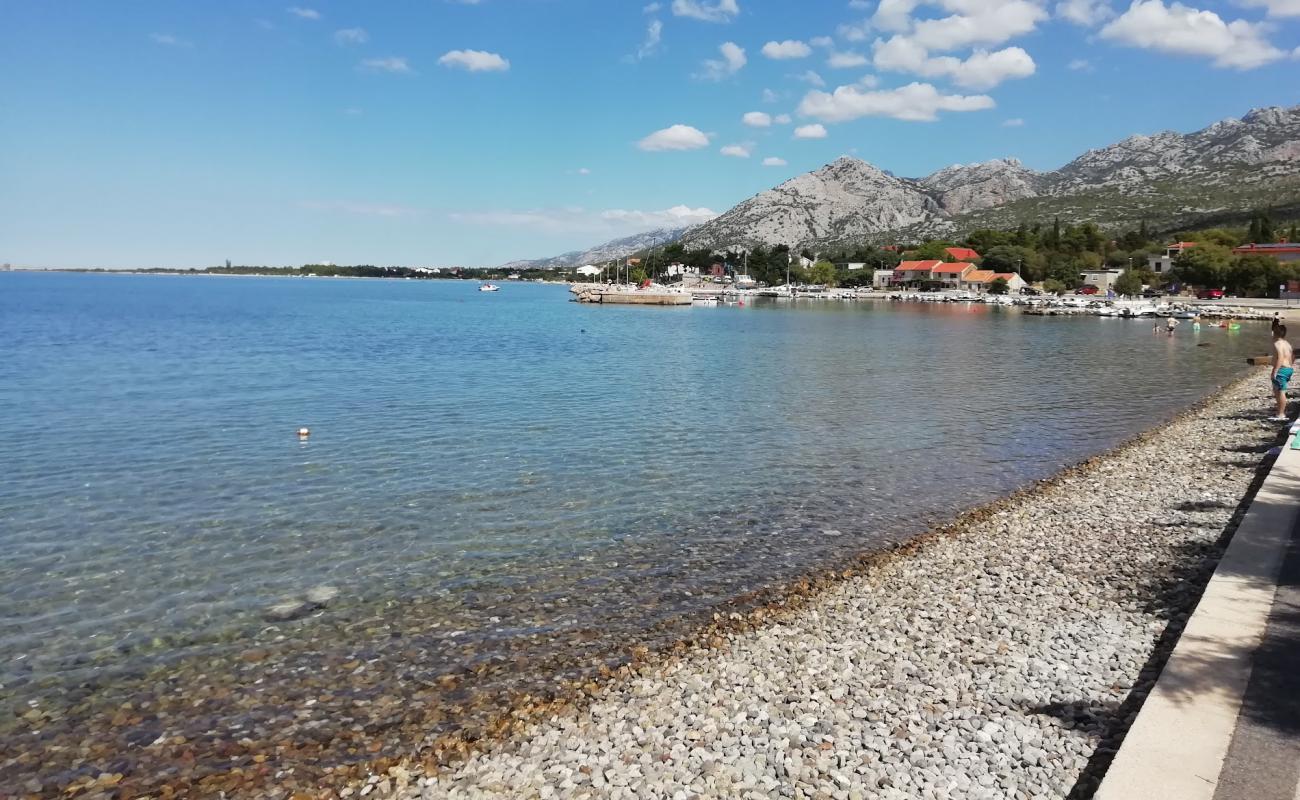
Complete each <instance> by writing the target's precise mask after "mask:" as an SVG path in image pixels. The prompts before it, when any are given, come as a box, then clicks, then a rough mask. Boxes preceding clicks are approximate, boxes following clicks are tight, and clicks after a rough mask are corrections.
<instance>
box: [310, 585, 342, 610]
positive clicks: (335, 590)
mask: <svg viewBox="0 0 1300 800" xmlns="http://www.w3.org/2000/svg"><path fill="white" fill-rule="evenodd" d="M304 596H305V597H306V599H307V602H308V603H311V604H312V605H314V606H323V605H328V604H329V602H330V601H331V600H333V599H334V598H336V597H338V596H339V587H337V586H329V585H327V584H321V585H320V586H313V587H311V588H310V589H308V590H307V594H306V595H304Z"/></svg>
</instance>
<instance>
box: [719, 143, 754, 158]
mask: <svg viewBox="0 0 1300 800" xmlns="http://www.w3.org/2000/svg"><path fill="white" fill-rule="evenodd" d="M718 152H719V153H722V154H723V155H724V156H730V157H732V158H749V157H750V156H751V155H753V154H754V143H753V142H740V143H739V144H729V145H727V146H725V147H723V148H722V149H721V150H719V151H718Z"/></svg>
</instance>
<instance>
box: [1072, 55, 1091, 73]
mask: <svg viewBox="0 0 1300 800" xmlns="http://www.w3.org/2000/svg"><path fill="white" fill-rule="evenodd" d="M1066 66H1067V67H1069V68H1070V69H1072V70H1074V71H1075V72H1092V62H1091V61H1089V60H1088V59H1086V58H1076V59H1074V60H1073V61H1071V62H1070V63H1069V64H1067V65H1066Z"/></svg>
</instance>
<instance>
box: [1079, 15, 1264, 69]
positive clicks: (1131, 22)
mask: <svg viewBox="0 0 1300 800" xmlns="http://www.w3.org/2000/svg"><path fill="white" fill-rule="evenodd" d="M1265 30H1266V29H1265V26H1264V25H1263V24H1260V23H1251V22H1247V21H1245V20H1240V19H1239V20H1234V21H1233V22H1224V21H1223V19H1222V18H1221V17H1220V16H1219V15H1218V14H1215V13H1214V12H1213V11H1201V10H1199V9H1195V8H1190V7H1188V6H1185V5H1183V4H1182V3H1177V2H1175V3H1171V4H1170V5H1168V6H1166V5H1165V4H1164V2H1163V0H1135V2H1134V3H1133V5H1131V6H1129V9H1128V11H1125V12H1124V13H1123V14H1121V15H1120V16H1119V17H1117V18H1116V19H1114V20H1112V21H1111V22H1110V23H1109V24H1107V25H1106V27H1104V28H1102V29H1101V35H1102V37H1103V38H1105V39H1110V40H1111V41H1115V42H1120V43H1122V44H1128V45H1132V46H1134V47H1140V48H1143V49H1147V50H1158V51H1160V52H1164V53H1173V54H1176V55H1187V56H1203V57H1205V58H1209V59H1211V60H1212V63H1213V64H1214V65H1215V66H1216V67H1231V68H1233V69H1254V68H1255V67H1260V66H1263V65H1264V64H1267V63H1269V62H1272V61H1277V60H1278V59H1280V58H1285V57H1286V53H1284V52H1282V51H1281V50H1279V49H1278V48H1276V47H1274V46H1273V45H1272V44H1271V43H1270V42H1269V41H1268V39H1267V38H1266V37H1265Z"/></svg>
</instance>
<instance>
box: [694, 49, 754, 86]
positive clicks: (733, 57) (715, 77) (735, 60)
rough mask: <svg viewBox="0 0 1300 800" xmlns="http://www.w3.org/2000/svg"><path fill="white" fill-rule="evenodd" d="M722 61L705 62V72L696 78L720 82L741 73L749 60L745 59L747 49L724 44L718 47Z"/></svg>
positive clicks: (711, 60)
mask: <svg viewBox="0 0 1300 800" xmlns="http://www.w3.org/2000/svg"><path fill="white" fill-rule="evenodd" d="M718 52H720V53H722V58H721V59H712V58H711V59H708V60H706V61H705V62H704V71H703V72H701V73H700V74H699V75H697V76H696V77H698V78H703V79H704V80H709V81H720V80H723V79H724V78H729V77H731V76H732V75H735V74H736V73H737V72H740V70H741V68H742V67H744V66H745V64H747V63H749V59H747V58H746V57H745V48H743V47H741V46H740V45H738V44H736V43H735V42H723V43H722V44H721V45H720V46H719V47H718Z"/></svg>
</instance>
